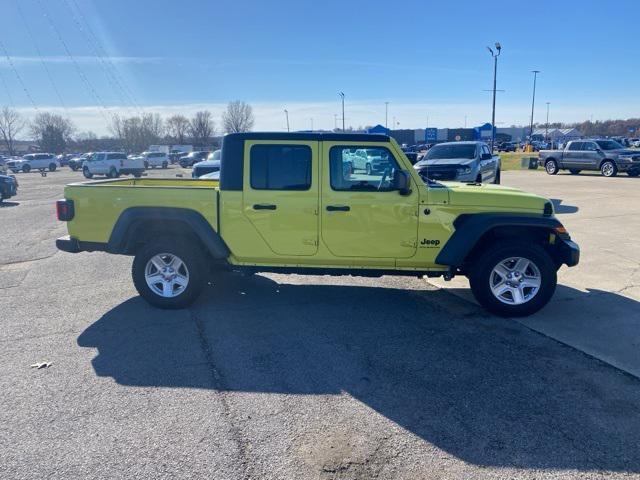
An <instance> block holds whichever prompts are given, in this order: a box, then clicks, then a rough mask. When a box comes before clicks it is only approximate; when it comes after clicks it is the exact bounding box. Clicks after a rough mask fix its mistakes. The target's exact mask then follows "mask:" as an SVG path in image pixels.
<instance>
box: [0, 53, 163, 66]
mask: <svg viewBox="0 0 640 480" xmlns="http://www.w3.org/2000/svg"><path fill="white" fill-rule="evenodd" d="M73 60H75V61H76V62H77V63H82V64H99V63H101V62H111V63H114V64H143V63H159V62H161V61H162V60H163V58H162V57H118V56H113V57H92V56H86V55H80V56H74V57H73ZM73 60H72V59H71V57H68V56H63V55H48V56H42V57H36V56H18V57H11V61H12V62H13V63H14V65H33V64H40V63H42V62H45V63H47V64H71V63H73ZM0 66H2V67H5V68H6V67H9V60H8V59H7V58H6V57H0Z"/></svg>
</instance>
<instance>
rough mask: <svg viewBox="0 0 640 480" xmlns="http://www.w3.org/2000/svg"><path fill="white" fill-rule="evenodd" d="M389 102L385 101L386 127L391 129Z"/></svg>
mask: <svg viewBox="0 0 640 480" xmlns="http://www.w3.org/2000/svg"><path fill="white" fill-rule="evenodd" d="M388 121H389V102H384V128H386V129H387V130H388V129H389V126H388Z"/></svg>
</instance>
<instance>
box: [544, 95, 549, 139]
mask: <svg viewBox="0 0 640 480" xmlns="http://www.w3.org/2000/svg"><path fill="white" fill-rule="evenodd" d="M549 103H550V102H547V125H546V127H545V130H544V140H545V142H548V141H549Z"/></svg>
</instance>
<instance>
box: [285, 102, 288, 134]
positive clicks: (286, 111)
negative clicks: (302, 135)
mask: <svg viewBox="0 0 640 480" xmlns="http://www.w3.org/2000/svg"><path fill="white" fill-rule="evenodd" d="M284 115H285V116H286V117H287V132H288V131H289V110H287V109H286V108H285V109H284Z"/></svg>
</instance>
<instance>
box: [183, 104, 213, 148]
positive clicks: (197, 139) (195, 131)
mask: <svg viewBox="0 0 640 480" xmlns="http://www.w3.org/2000/svg"><path fill="white" fill-rule="evenodd" d="M189 130H190V132H191V136H192V137H193V143H194V144H195V145H197V146H199V147H206V146H207V145H209V144H210V143H211V137H213V134H214V132H215V123H214V121H213V120H212V119H211V112H210V111H209V110H203V111H201V112H196V114H195V115H194V117H193V118H192V119H191V122H190V128H189Z"/></svg>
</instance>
